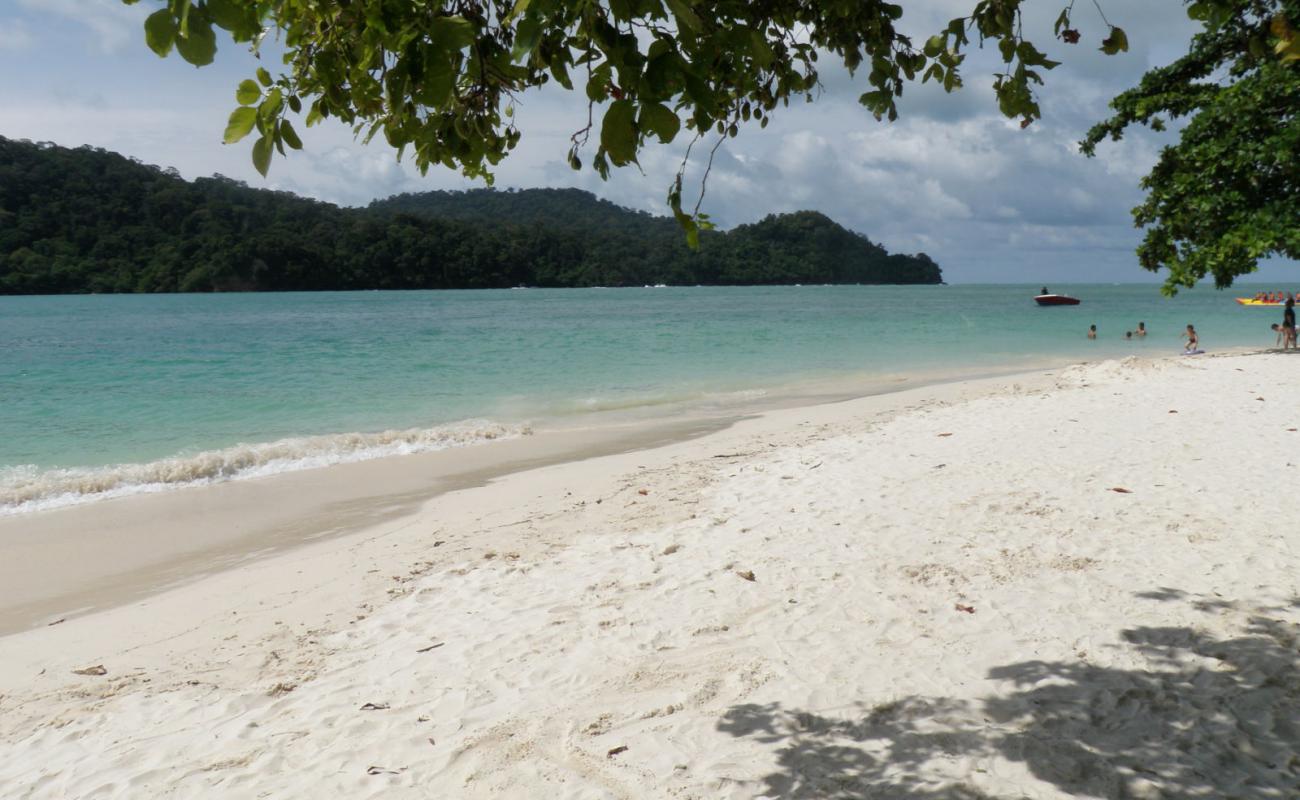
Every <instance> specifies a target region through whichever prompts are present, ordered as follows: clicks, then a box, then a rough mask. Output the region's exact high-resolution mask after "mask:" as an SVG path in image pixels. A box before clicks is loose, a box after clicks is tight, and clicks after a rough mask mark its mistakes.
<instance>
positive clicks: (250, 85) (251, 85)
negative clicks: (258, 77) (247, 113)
mask: <svg viewBox="0 0 1300 800" xmlns="http://www.w3.org/2000/svg"><path fill="white" fill-rule="evenodd" d="M261 99H262V90H261V88H259V87H258V85H257V82H256V81H250V80H243V81H240V82H239V88H238V89H236V90H235V101H236V102H238V103H239V104H240V105H241V106H251V105H252V104H253V103H256V102H257V101H258V100H261Z"/></svg>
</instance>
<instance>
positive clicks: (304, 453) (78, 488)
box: [0, 420, 532, 516]
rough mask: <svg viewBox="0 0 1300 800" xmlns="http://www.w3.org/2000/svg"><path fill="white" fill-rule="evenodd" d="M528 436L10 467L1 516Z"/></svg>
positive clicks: (408, 435) (0, 474)
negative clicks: (86, 465)
mask: <svg viewBox="0 0 1300 800" xmlns="http://www.w3.org/2000/svg"><path fill="white" fill-rule="evenodd" d="M530 433H532V429H531V428H530V427H529V426H527V425H502V424H500V423H496V422H491V421H488V420H467V421H465V422H459V423H455V424H451V425H440V426H437V427H433V428H408V429H405V430H388V431H381V432H379V433H340V434H331V435H326V436H304V437H295V438H290V439H280V440H278V441H274V442H266V443H262V444H239V445H235V446H233V447H227V448H223V449H220V450H208V451H204V452H201V453H196V454H193V455H178V456H174V457H171V458H164V459H160V460H158V461H150V462H148V463H144V464H113V465H110V466H106V467H90V468H75V469H48V470H42V469H39V468H37V467H33V466H30V465H27V466H21V467H11V468H8V469H3V470H0V516H7V515H12V514H22V513H27V512H31V511H41V510H45V509H50V508H59V507H62V506H68V505H75V504H78V503H85V502H89V501H93V500H104V499H108V498H110V497H122V496H124V495H130V494H143V493H147V492H159V491H165V490H168V489H176V488H182V487H187V486H201V485H204V484H210V483H218V482H222V481H228V480H237V479H241V478H255V477H261V476H265V475H275V474H278V473H282V472H296V471H298V470H304V469H315V468H317V467H327V466H331V465H334V464H345V463H350V462H355V461H367V460H370V459H374V458H383V457H385V456H394V455H405V454H410V453H426V452H431V451H434V450H445V449H447V448H451V447H464V446H467V445H473V444H481V443H483V442H488V441H492V440H496V439H513V438H515V437H518V436H526V435H528V434H530Z"/></svg>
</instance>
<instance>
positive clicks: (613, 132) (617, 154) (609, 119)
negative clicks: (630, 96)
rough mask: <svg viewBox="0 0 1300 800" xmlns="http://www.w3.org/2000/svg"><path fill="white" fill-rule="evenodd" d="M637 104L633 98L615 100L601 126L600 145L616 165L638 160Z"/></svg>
mask: <svg viewBox="0 0 1300 800" xmlns="http://www.w3.org/2000/svg"><path fill="white" fill-rule="evenodd" d="M635 113H636V106H634V105H633V104H632V101H631V100H615V101H614V102H613V103H610V105H609V110H608V111H606V112H605V119H604V121H603V122H602V123H601V126H600V146H601V147H603V148H605V152H607V153H609V159H610V160H611V161H613V162H614V165H615V166H619V167H621V166H623V165H625V164H630V163H632V162H633V161H636V124H635V123H634V122H633V116H634V115H635Z"/></svg>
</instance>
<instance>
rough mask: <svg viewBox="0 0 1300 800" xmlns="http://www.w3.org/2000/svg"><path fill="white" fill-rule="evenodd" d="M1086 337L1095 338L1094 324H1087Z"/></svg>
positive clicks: (1095, 327)
mask: <svg viewBox="0 0 1300 800" xmlns="http://www.w3.org/2000/svg"><path fill="white" fill-rule="evenodd" d="M1088 338H1089V339H1096V338H1097V326H1096V325H1089V326H1088Z"/></svg>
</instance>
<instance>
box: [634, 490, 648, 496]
mask: <svg viewBox="0 0 1300 800" xmlns="http://www.w3.org/2000/svg"><path fill="white" fill-rule="evenodd" d="M636 493H637V494H639V495H647V494H650V490H649V489H637V490H636Z"/></svg>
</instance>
